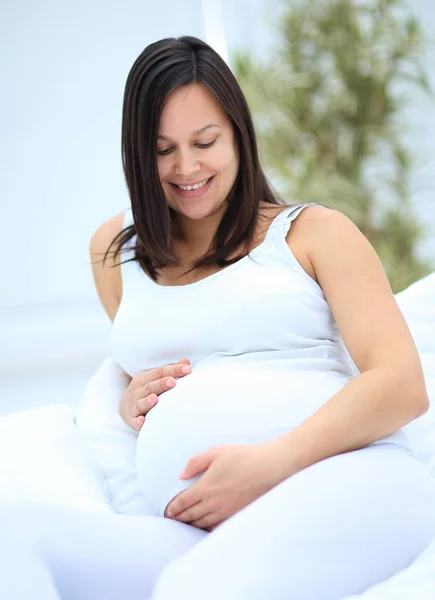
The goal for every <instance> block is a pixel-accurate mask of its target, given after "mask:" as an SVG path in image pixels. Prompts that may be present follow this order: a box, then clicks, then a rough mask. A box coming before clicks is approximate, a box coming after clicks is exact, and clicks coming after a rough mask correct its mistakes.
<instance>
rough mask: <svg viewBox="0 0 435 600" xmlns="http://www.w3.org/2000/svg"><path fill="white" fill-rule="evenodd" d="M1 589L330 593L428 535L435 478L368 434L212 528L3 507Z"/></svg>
mask: <svg viewBox="0 0 435 600" xmlns="http://www.w3.org/2000/svg"><path fill="white" fill-rule="evenodd" d="M0 535H1V540H0V598H2V599H3V598H4V599H5V600H6V599H7V600H59V599H60V598H61V599H62V600H147V599H150V598H152V600H184V599H186V600H187V599H189V600H205V599H207V600H264V599H267V600H282V599H288V600H339V599H342V598H345V597H346V596H348V595H351V594H356V593H359V592H362V591H363V590H365V589H366V588H368V587H369V586H371V585H373V584H375V583H377V582H379V581H382V580H384V579H386V578H388V577H390V576H392V575H393V574H394V573H396V572H398V571H399V570H402V569H404V568H405V567H406V566H407V565H409V564H410V563H411V562H412V561H413V560H414V559H415V558H416V557H417V556H418V555H419V554H420V553H421V552H422V551H423V550H424V549H425V547H426V546H427V545H428V544H429V543H430V542H431V541H432V540H433V539H434V538H435V481H434V480H433V479H432V478H431V476H430V475H429V473H428V472H427V471H426V469H425V468H424V467H423V466H422V465H421V464H420V463H419V462H418V461H417V460H416V459H415V458H414V457H413V456H412V454H411V453H410V452H408V451H407V450H405V449H403V448H401V447H400V446H397V445H394V444H387V443H386V444H379V445H375V446H369V447H367V448H364V449H362V450H358V451H356V452H351V453H348V454H344V455H341V456H335V457H333V458H329V459H327V460H324V461H322V462H320V463H318V464H316V465H313V466H311V467H309V468H308V469H305V470H304V471H302V472H300V473H298V474H297V475H294V476H293V477H291V478H289V479H287V480H285V481H283V482H282V483H281V484H279V485H278V486H276V487H275V488H273V489H272V490H270V491H269V492H268V493H267V494H265V495H263V496H261V497H260V498H259V499H258V500H256V501H255V502H253V503H252V504H250V505H249V506H247V507H246V508H245V509H243V510H242V511H240V512H239V513H237V514H236V515H234V516H233V517H232V518H231V519H229V520H228V521H226V522H225V523H224V524H222V525H221V526H220V527H218V528H217V529H216V530H215V531H213V532H212V533H206V532H204V531H202V530H200V529H196V528H194V527H191V526H190V525H186V524H183V523H178V522H176V521H172V520H169V519H163V518H161V517H151V516H150V517H146V516H127V515H114V514H109V513H107V514H102V513H101V514H100V513H98V514H94V513H90V512H84V511H75V510H71V509H65V508H55V507H53V506H48V505H38V504H33V505H32V504H27V505H26V504H15V505H8V506H3V507H2V508H1V509H0Z"/></svg>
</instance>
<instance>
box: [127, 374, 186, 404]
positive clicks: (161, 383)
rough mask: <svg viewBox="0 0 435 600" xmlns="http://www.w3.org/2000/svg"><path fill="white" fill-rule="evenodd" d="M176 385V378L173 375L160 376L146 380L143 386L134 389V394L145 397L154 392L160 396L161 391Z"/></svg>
mask: <svg viewBox="0 0 435 600" xmlns="http://www.w3.org/2000/svg"><path fill="white" fill-rule="evenodd" d="M176 385H177V380H176V379H175V377H162V378H161V379H156V380H155V381H148V383H146V384H145V385H144V386H142V387H140V388H137V390H135V392H134V395H135V396H137V397H138V399H140V398H146V397H147V396H150V395H151V394H156V395H157V396H160V394H163V392H167V391H168V390H170V389H172V388H173V387H175V386H176Z"/></svg>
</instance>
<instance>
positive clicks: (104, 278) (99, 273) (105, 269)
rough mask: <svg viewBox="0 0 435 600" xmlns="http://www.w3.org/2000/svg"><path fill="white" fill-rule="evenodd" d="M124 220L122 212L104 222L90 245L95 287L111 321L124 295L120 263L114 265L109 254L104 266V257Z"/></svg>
mask: <svg viewBox="0 0 435 600" xmlns="http://www.w3.org/2000/svg"><path fill="white" fill-rule="evenodd" d="M123 220H124V214H123V213H121V214H119V215H117V216H116V217H113V218H112V219H109V221H106V222H105V223H103V224H102V225H101V226H100V227H99V228H98V229H97V230H96V231H95V233H94V234H93V236H92V238H91V242H90V245H89V253H90V256H91V261H92V274H93V276H94V283H95V287H96V290H97V293H98V297H99V299H100V301H101V304H102V305H103V308H104V310H105V311H106V313H107V315H108V316H109V319H110V320H111V321H113V320H114V318H115V315H116V313H117V310H118V307H119V304H120V302H121V297H122V280H121V269H120V267H119V265H118V266H113V265H114V264H115V262H114V261H113V258H112V254H109V256H108V258H107V260H106V262H105V263H104V266H103V263H102V259H103V257H104V253H105V252H106V250H107V249H108V247H109V245H110V243H111V241H112V240H113V239H114V237H115V236H116V235H117V234H118V233H119V232H120V231H121V230H122V227H123ZM118 260H119V257H118ZM117 262H118V261H117Z"/></svg>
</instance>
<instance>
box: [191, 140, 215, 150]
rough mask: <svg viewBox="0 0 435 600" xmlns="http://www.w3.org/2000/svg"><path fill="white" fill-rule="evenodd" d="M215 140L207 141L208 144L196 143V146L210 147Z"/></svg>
mask: <svg viewBox="0 0 435 600" xmlns="http://www.w3.org/2000/svg"><path fill="white" fill-rule="evenodd" d="M215 141H216V140H213V141H212V142H210V143H208V144H196V145H197V146H198V148H210V146H213V144H214V143H215Z"/></svg>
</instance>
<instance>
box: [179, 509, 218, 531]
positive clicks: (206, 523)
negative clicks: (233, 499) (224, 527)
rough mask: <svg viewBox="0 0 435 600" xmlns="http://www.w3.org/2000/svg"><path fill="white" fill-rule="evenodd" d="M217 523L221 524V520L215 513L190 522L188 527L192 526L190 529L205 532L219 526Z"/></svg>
mask: <svg viewBox="0 0 435 600" xmlns="http://www.w3.org/2000/svg"><path fill="white" fill-rule="evenodd" d="M177 521H178V517H177ZM219 523H222V519H221V518H220V517H219V516H218V515H217V513H215V512H211V513H208V514H206V515H204V516H203V517H201V518H200V519H196V520H194V521H190V523H189V525H192V527H198V528H199V529H207V531H212V530H213V529H215V528H216V527H217V526H218V525H219Z"/></svg>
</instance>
